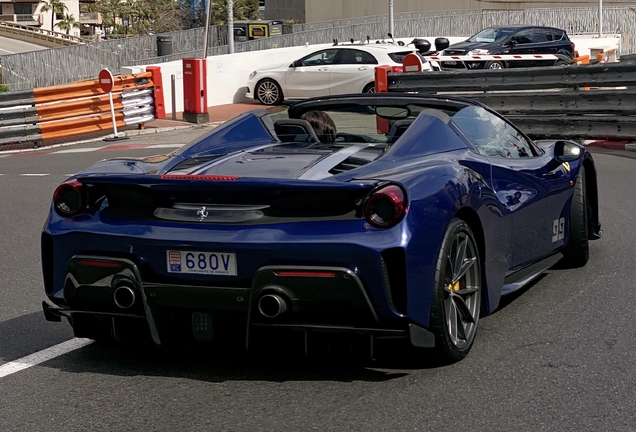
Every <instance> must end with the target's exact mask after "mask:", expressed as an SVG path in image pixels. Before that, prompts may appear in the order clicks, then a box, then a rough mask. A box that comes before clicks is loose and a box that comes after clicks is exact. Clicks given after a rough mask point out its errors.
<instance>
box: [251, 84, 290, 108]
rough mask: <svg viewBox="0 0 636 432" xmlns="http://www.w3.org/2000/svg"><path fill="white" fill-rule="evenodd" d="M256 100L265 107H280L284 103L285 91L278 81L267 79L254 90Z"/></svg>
mask: <svg viewBox="0 0 636 432" xmlns="http://www.w3.org/2000/svg"><path fill="white" fill-rule="evenodd" d="M254 93H255V94H256V99H258V101H259V102H260V103H262V104H263V105H279V104H280V103H281V102H282V101H283V90H282V89H281V88H280V85H278V83H277V82H276V81H274V80H273V79H270V78H266V79H264V80H262V81H260V82H259V83H258V84H257V85H256V88H255V89H254Z"/></svg>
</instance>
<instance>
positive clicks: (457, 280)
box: [444, 231, 481, 350]
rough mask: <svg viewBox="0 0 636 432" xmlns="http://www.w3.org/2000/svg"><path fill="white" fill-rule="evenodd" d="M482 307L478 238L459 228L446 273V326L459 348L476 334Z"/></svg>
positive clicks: (467, 344) (449, 255) (467, 345)
mask: <svg viewBox="0 0 636 432" xmlns="http://www.w3.org/2000/svg"><path fill="white" fill-rule="evenodd" d="M480 307H481V274H480V264H479V255H478V254H477V247H476V245H475V241H474V240H473V238H472V237H471V236H469V235H468V234H467V233H466V232H464V231H461V232H458V233H457V234H456V235H455V237H454V238H453V240H452V243H451V247H450V250H449V254H448V255H447V263H446V274H445V277H444V311H445V317H446V329H447V331H448V336H449V337H450V340H451V342H452V343H453V345H455V347H457V349H459V350H462V349H464V348H466V347H469V346H470V345H471V343H472V341H473V339H474V337H475V332H476V330H477V321H478V319H479V313H480Z"/></svg>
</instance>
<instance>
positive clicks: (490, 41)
mask: <svg viewBox="0 0 636 432" xmlns="http://www.w3.org/2000/svg"><path fill="white" fill-rule="evenodd" d="M500 54H555V55H558V56H559V59H558V60H553V61H546V60H540V59H537V60H514V61H497V60H490V61H483V60H482V61H454V62H453V61H450V62H448V61H446V62H442V67H443V68H444V69H503V68H509V67H532V66H551V65H553V64H569V63H571V62H572V57H574V43H573V42H572V41H571V40H570V38H569V37H568V35H567V33H566V31H565V30H562V29H558V28H555V27H542V26H528V25H510V26H494V27H488V28H486V29H484V30H482V31H480V32H479V33H477V34H476V35H474V36H471V37H470V38H469V39H467V40H466V41H464V42H459V43H456V44H453V45H451V46H450V47H448V48H447V49H446V50H444V55H500Z"/></svg>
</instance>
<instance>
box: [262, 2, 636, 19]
mask: <svg viewBox="0 0 636 432" xmlns="http://www.w3.org/2000/svg"><path fill="white" fill-rule="evenodd" d="M633 4H634V1H633V0H631V1H630V0H619V1H607V0H605V1H603V6H605V7H608V6H628V5H633ZM595 5H598V0H592V1H580V0H565V1H560V2H555V1H548V0H539V1H534V2H524V1H504V0H490V1H486V0H483V1H482V0H393V12H394V13H401V12H421V11H436V10H437V11H440V10H501V9H529V8H567V7H591V6H595ZM388 13H389V0H266V1H265V18H266V19H281V20H294V21H296V22H319V21H329V20H336V19H343V18H359V17H364V16H373V15H387V14H388Z"/></svg>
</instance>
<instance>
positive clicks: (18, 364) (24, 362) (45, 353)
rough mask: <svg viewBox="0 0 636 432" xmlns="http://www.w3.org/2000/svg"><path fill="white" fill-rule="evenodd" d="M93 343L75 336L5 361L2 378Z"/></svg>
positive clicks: (0, 367) (1, 373) (0, 373)
mask: <svg viewBox="0 0 636 432" xmlns="http://www.w3.org/2000/svg"><path fill="white" fill-rule="evenodd" d="M92 343H93V341H92V340H90V339H80V338H74V339H71V340H67V341H66V342H62V343H61V344H57V345H53V346H52V347H50V348H47V349H45V350H42V351H38V352H36V353H33V354H30V355H28V356H26V357H22V358H20V359H17V360H14V361H11V362H9V363H5V364H3V365H2V366H0V378H4V377H6V376H8V375H11V374H14V373H16V372H20V371H22V370H24V369H28V368H30V367H32V366H36V365H39V364H40V363H44V362H45V361H49V360H51V359H54V358H55V357H59V356H62V355H64V354H67V353H70V352H71V351H75V350H76V349H79V348H83V347H85V346H87V345H90V344H92Z"/></svg>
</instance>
